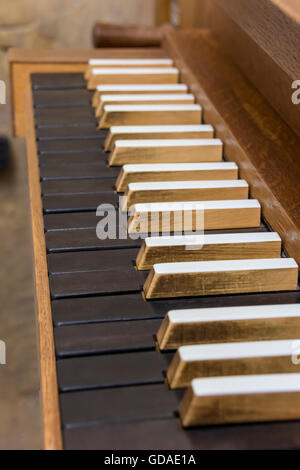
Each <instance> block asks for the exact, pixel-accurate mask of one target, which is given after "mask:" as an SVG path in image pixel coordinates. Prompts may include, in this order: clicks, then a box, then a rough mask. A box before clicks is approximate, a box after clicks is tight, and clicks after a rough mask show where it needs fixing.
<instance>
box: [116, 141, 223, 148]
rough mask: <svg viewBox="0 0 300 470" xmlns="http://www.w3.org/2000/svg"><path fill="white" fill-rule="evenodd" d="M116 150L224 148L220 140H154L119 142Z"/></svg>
mask: <svg viewBox="0 0 300 470" xmlns="http://www.w3.org/2000/svg"><path fill="white" fill-rule="evenodd" d="M115 147H116V148H126V147H128V148H136V147H138V148H146V147H147V148H150V147H223V142H222V141H221V140H220V139H161V140H160V139H159V140H156V139H153V140H144V139H140V140H117V141H116V142H115Z"/></svg>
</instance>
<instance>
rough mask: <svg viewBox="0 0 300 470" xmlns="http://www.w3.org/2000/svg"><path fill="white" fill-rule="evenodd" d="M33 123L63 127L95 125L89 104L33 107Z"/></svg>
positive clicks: (38, 125)
mask: <svg viewBox="0 0 300 470" xmlns="http://www.w3.org/2000/svg"><path fill="white" fill-rule="evenodd" d="M34 117H35V124H36V126H37V127H65V126H71V127H72V126H82V125H86V124H93V125H94V126H95V125H96V120H95V113H94V111H93V109H92V107H90V106H79V107H76V108H75V107H74V108H72V112H71V111H70V109H69V108H60V109H59V112H58V110H57V108H35V111H34Z"/></svg>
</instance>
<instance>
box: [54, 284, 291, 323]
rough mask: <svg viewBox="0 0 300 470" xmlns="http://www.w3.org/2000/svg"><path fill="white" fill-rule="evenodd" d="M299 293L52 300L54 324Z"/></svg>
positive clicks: (272, 300)
mask: <svg viewBox="0 0 300 470" xmlns="http://www.w3.org/2000/svg"><path fill="white" fill-rule="evenodd" d="M299 302H300V293H299V292H289V293H285V294H283V293H270V294H243V295H228V296H224V295H220V296H214V297H210V296H208V297H199V298H197V297H196V298H188V299H164V300H151V301H144V300H143V298H142V296H141V294H140V293H138V294H133V295H126V296H123V295H122V296H120V297H113V296H107V297H91V298H86V299H63V300H57V301H53V302H52V314H53V321H54V323H55V324H59V325H64V324H65V325H68V324H72V323H73V324H79V323H96V322H115V321H124V320H143V319H149V318H160V319H163V318H164V317H165V315H166V313H168V312H169V311H170V310H178V309H189V308H211V307H213V308H218V307H237V306H247V305H249V306H251V305H268V304H275V305H276V304H282V303H289V304H292V303H299Z"/></svg>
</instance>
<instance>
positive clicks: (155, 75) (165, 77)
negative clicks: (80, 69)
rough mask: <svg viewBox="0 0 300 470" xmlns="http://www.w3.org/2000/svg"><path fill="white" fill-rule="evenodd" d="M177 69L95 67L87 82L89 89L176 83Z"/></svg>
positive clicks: (177, 79) (177, 77)
mask: <svg viewBox="0 0 300 470" xmlns="http://www.w3.org/2000/svg"><path fill="white" fill-rule="evenodd" d="M178 81H179V70H178V69H176V68H172V67H165V68H151V67H149V68H103V69H101V68H96V69H92V73H91V77H90V79H89V80H88V82H87V87H88V89H89V90H95V89H96V88H97V85H113V84H115V85H118V84H119V85H134V84H143V83H144V84H151V83H153V84H159V83H165V84H168V83H178Z"/></svg>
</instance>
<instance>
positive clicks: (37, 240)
mask: <svg viewBox="0 0 300 470" xmlns="http://www.w3.org/2000/svg"><path fill="white" fill-rule="evenodd" d="M26 103H27V106H26V107H25V108H26V143H27V155H28V178H29V190H30V207H31V221H32V235H33V247H34V273H35V292H36V303H37V323H38V335H39V336H38V341H39V355H40V374H41V396H42V410H43V433H44V448H45V449H46V450H59V449H62V435H61V425H60V412H59V403H58V389H57V377H56V360H55V351H54V340H53V326H52V314H51V305H50V291H49V283H48V268H47V259H46V243H45V236H44V225H43V209H42V201H41V197H40V193H41V189H40V183H39V179H40V176H39V166H38V155H37V148H36V139H35V125H34V118H33V102H32V96H31V93H30V89H29V88H27V101H26ZM23 111H25V110H23Z"/></svg>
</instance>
